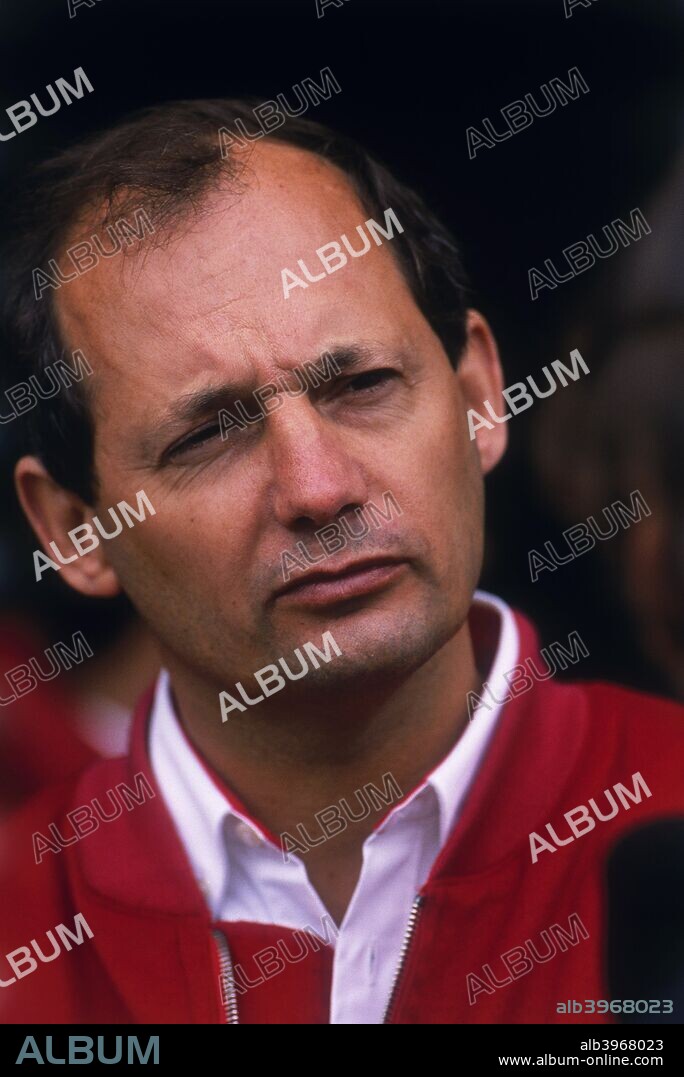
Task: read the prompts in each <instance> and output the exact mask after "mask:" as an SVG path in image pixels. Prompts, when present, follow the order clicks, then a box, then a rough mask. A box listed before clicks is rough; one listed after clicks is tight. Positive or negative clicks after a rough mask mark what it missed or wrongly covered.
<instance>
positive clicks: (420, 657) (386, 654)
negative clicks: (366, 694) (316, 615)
mask: <svg viewBox="0 0 684 1077" xmlns="http://www.w3.org/2000/svg"><path fill="white" fill-rule="evenodd" d="M458 627H459V626H458V623H457V621H456V619H453V620H450V621H449V622H447V621H445V619H444V618H443V617H440V618H439V619H437V618H435V617H434V616H433V617H431V618H428V617H426V615H425V612H424V611H423V612H418V611H415V612H413V613H411V612H408V611H406V610H403V611H401V613H389V612H380V611H377V610H376V611H366V613H365V614H364V615H355V616H353V617H347V618H345V617H337V618H329V620H328V623H327V624H326V625H325V628H324V629H323V631H329V632H331V633H332V635H333V636H334V639H335V642H336V643H337V645H338V647H339V649H340V651H341V652H342V653H341V654H340V655H339V656H336V657H335V658H334V660H333V661H331V662H330V663H329V664H328V665H321V667H320V669H318V670H311V672H310V673H309V675H308V676H307V678H306V682H303V685H305V684H306V683H308V686H309V689H311V688H313V687H314V685H315V684H320V685H331V684H337V685H339V686H340V687H342V686H343V685H344V684H351V683H353V682H358V681H359V680H363V679H364V678H369V679H372V680H376V679H377V680H379V681H382V680H383V679H384V678H388V677H390V678H395V677H396V676H397V674H400V675H402V676H408V675H409V674H411V673H413V672H414V671H415V670H416V669H418V668H419V667H420V666H422V665H423V664H424V663H425V662H427V661H429V659H430V658H432V656H433V655H434V654H436V653H437V651H438V650H440V648H441V647H443V646H444V644H445V643H446V642H447V641H448V640H449V639H450V638H451V637H452V636H453V634H454V633H455V632H456V631H457V630H458ZM319 631H320V630H319ZM319 638H320V636H319ZM309 639H312V640H313V641H314V642H316V640H315V636H314V635H312V636H309ZM303 690H305V688H304V689H303Z"/></svg>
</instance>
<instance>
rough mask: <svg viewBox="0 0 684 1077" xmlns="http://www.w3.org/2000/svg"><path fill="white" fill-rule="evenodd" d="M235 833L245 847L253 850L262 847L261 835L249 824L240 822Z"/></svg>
mask: <svg viewBox="0 0 684 1077" xmlns="http://www.w3.org/2000/svg"><path fill="white" fill-rule="evenodd" d="M235 833H236V834H237V836H238V838H239V839H240V841H241V842H242V843H243V844H244V845H249V846H250V847H251V848H255V846H257V845H261V837H260V835H259V834H257V832H256V830H253V829H252V827H251V826H249V824H248V823H242V822H239V823H238V824H237V826H236V827H235Z"/></svg>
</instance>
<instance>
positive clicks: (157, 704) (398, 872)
mask: <svg viewBox="0 0 684 1077" xmlns="http://www.w3.org/2000/svg"><path fill="white" fill-rule="evenodd" d="M474 602H475V603H477V604H479V605H484V606H486V607H488V608H489V609H490V611H492V612H493V613H495V614H496V616H497V617H498V620H499V635H498V642H497V646H496V651H495V655H494V659H493V662H492V665H491V668H490V670H489V673H488V675H487V678H486V679H487V683H488V684H489V686H490V688H491V692H492V694H493V697H494V698H495V699H503V698H505V696H506V693H507V691H508V684H507V682H506V681H505V679H504V674H505V673H506V672H508V671H510V670H511V669H512V667H513V666H515V664H516V662H517V660H518V651H519V636H518V628H517V625H516V622H515V618H514V616H513V613H512V611H511V610H510V608H509V607H508V606H507V605H506V604H505V603H504V602H502V601H501V600H500V599H498V598H496V597H494V596H493V595H489V594H486V593H485V592H483V591H477V592H476V593H475V598H474ZM501 709H502V708H501V705H496V706H493V707H488V706H486V705H484V706H482V705H481V706H478V708H477V710H476V711H475V712H474V713H473V715H472V716H471V717H472V720H471V721H470V722H469V724H468V726H467V728H466V729H465V730H464V732H463V734H462V735H461V737H460V738H459V740H458V741H457V742H456V744H455V745H454V747H453V748H452V749H451V751H450V752H449V754H448V755H447V756H446V757H445V758H444V759H443V760H442V762H441V763H440V764H439V765H438V766H437V767H436V768H435V769H434V770H433V771H432V772H431V773H430V775H429V776H428V777H427V779H426V780H425V781H424V782H423V784H422V785H420V786H419V787H418V788H416V789H415V790H414V791H413V793H412V794H411V795H410V796H409V797H407V798H406V799H405V800H404V801H402V803H401V804H398V805H397V806H396V807H394V808H392V809H391V810H390V811H389V812H388V814H387V815H386V816H385V817H384V819H383V821H382V823H381V824H380V825H379V826H378V827H377V828H376V829H375V830H374V831H373V833H372V834H370V835H369V836H368V838H366V841H365V842H364V844H363V864H362V868H361V874H360V876H359V879H358V882H357V884H356V888H355V890H354V894H353V896H352V899H351V901H350V903H349V906H348V908H347V911H346V914H345V916H344V919H343V921H342V923H341V924H340V925H339V931H338V934H337V937H336V938H335V935H334V931H333V932H332V933H331V931H330V925H331V924H332V918H331V917H330V916H329V914H328V913H327V910H326V908H325V906H324V905H323V902H322V901H321V899H320V897H319V896H318V894H317V892H316V891H315V890H314V888H313V886H312V885H311V883H310V882H309V878H308V875H307V871H306V864H305V860H304V859H302V857H300V856H298V855H296V853H294V852H289V853H288V855H287V857H284V856H283V852H282V850H281V848H280V847H279V846H275V845H274V844H273V842H272V841H271V840H270V839H269V838H268V837H267V836H266V834H265V833H264V832H263V831H262V830H261V829H260V827H259V826H258V825H257V824H256V823H255V822H254V821H253V820H251V819H250V818H249V817H248V816H247V815H245V814H243V813H242V812H241V811H239V810H238V809H237V808H236V807H235V806H233V805H232V804H231V803H230V802H229V801H228V800H227V799H226V797H225V796H224V795H223V793H222V792H221V791H220V789H219V788H218V786H217V785H216V784H215V783H214V782H213V781H212V780H211V778H210V777H209V775H208V774H207V772H206V770H205V768H204V766H203V764H202V762H201V761H200V759H199V758H198V756H197V755H196V754H195V753H194V752H193V750H192V748H191V746H190V745H189V744H188V742H187V740H186V737H185V734H184V732H183V730H182V729H181V727H180V724H179V722H178V719H177V717H176V715H175V712H174V706H173V701H172V696H171V691H170V682H169V675H168V673H167V672H166V671H162V673H161V674H160V676H159V680H158V682H157V686H156V690H155V696H154V702H153V706H152V715H151V721H150V733H149V738H150V739H149V744H150V757H151V762H152V769H153V771H154V774H155V777H156V779H157V783H158V785H159V789H160V791H161V794H162V797H163V798H164V801H165V803H166V807H167V809H168V810H169V812H170V814H171V817H172V819H173V822H174V825H175V827H176V830H177V832H178V834H179V837H180V840H181V842H182V843H183V847H184V849H185V852H186V854H187V856H188V859H189V861H190V864H191V865H192V869H193V872H194V875H195V878H196V880H197V883H198V885H199V886H200V889H201V890H202V892H203V894H204V896H205V898H206V901H207V904H208V905H209V908H210V910H211V913H212V915H213V917H214V919H216V920H222V921H225V922H230V921H240V920H241V921H250V922H252V923H263V924H278V925H282V926H284V927H289V928H292V929H294V930H303V929H304V928H307V927H308V928H309V929H313V930H315V931H316V933H317V934H318V935H320V936H321V937H323V938H325V937H327V938H329V939H330V938H332V944H333V945H334V949H335V954H334V960H333V978H332V991H331V999H330V1023H331V1024H379V1023H381V1022H382V1020H383V1016H384V1012H385V1008H386V1006H387V1002H388V999H389V996H390V992H391V989H392V984H393V981H394V977H395V973H396V969H397V965H398V962H399V955H400V952H401V946H402V942H403V939H404V935H405V932H406V927H407V922H408V919H409V914H410V911H411V907H412V905H413V902H414V899H415V897H416V894H417V893H418V891H419V890H420V888H421V886H422V885H423V883H424V882H425V880H426V879H427V877H428V875H429V873H430V869H431V867H432V865H433V863H434V862H435V860H436V858H437V856H438V855H439V853H440V851H441V849H442V847H443V846H444V844H445V842H446V840H447V838H448V836H449V833H450V832H451V830H452V829H453V827H454V824H455V822H456V820H457V818H458V816H459V813H460V810H461V806H462V804H463V801H464V799H465V795H466V793H467V792H468V789H469V788H470V785H471V783H472V780H473V778H474V776H475V774H476V772H477V770H478V768H479V766H480V764H481V763H482V760H483V758H484V754H485V750H486V747H487V744H488V743H489V740H490V737H491V735H492V733H493V731H494V728H495V726H496V723H497V720H498V717H499V714H500V711H501ZM378 778H379V779H380V775H379V776H378ZM347 801H348V802H350V807H351V811H352V812H354V813H356V814H358V813H359V806H358V804H357V803H355V802H354V798H353V796H350V797H348V798H347ZM305 825H306V826H307V831H308V832H309V833H310V832H311V829H312V827H311V824H310V822H309V823H306V824H305ZM349 825H350V826H353V823H351V822H350V823H349ZM330 840H333V841H334V837H333V838H331V839H330ZM286 861H287V862H286Z"/></svg>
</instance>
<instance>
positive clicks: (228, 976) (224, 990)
mask: <svg viewBox="0 0 684 1077" xmlns="http://www.w3.org/2000/svg"><path fill="white" fill-rule="evenodd" d="M212 935H213V936H214V942H215V943H216V949H217V951H218V960H219V970H220V974H221V1002H222V1004H223V1013H224V1016H225V1019H226V1024H227V1025H239V1023H240V1018H239V1016H238V1004H237V995H236V992H235V976H234V974H233V959H232V957H231V956H230V950H229V949H228V943H227V942H226V940H225V938H224V936H223V935H222V933H221V932H220V931H218V930H213V931H212Z"/></svg>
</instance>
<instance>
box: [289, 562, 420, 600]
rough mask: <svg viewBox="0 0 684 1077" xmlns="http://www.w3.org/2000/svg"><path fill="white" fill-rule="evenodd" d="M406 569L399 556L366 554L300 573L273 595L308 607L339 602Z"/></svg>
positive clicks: (374, 587)
mask: <svg viewBox="0 0 684 1077" xmlns="http://www.w3.org/2000/svg"><path fill="white" fill-rule="evenodd" d="M405 568H406V561H405V560H403V559H401V558H396V557H367V558H363V559H359V560H358V561H352V562H350V563H349V564H347V565H344V566H343V567H341V568H337V569H330V570H328V571H324V570H322V569H321V570H318V571H317V572H309V573H306V574H305V575H303V576H299V577H298V578H297V579H296V580H291V581H290V582H289V583H288V584H286V585H285V587H281V588H280V589H279V590H278V591H276V593H275V597H276V598H277V599H279V600H283V601H290V602H293V603H296V604H300V605H307V606H318V605H326V604H329V603H332V602H341V601H344V600H345V599H350V598H356V597H358V596H359V595H364V594H371V593H373V592H374V591H379V590H381V589H382V588H383V587H386V586H388V585H389V584H390V583H391V582H393V581H394V579H395V578H397V577H398V576H399V575H400V574H401V573H402V572H403V571H405Z"/></svg>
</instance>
